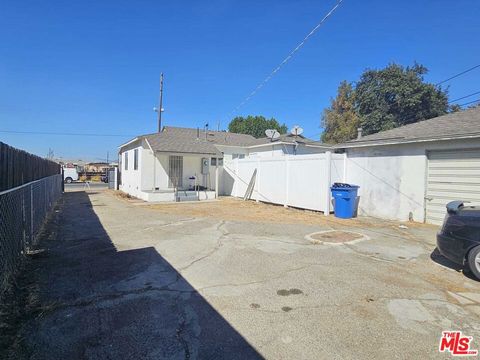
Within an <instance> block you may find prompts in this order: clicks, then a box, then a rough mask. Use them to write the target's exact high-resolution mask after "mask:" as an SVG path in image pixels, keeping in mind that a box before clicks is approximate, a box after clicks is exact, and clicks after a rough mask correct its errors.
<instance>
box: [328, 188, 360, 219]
mask: <svg viewBox="0 0 480 360" xmlns="http://www.w3.org/2000/svg"><path fill="white" fill-rule="evenodd" d="M358 188H359V186H357V185H351V184H342V183H335V184H333V186H332V187H331V190H332V197H333V198H334V199H335V202H334V204H335V205H334V212H335V217H338V218H342V219H351V218H352V217H353V215H354V214H355V210H356V206H357V192H358Z"/></svg>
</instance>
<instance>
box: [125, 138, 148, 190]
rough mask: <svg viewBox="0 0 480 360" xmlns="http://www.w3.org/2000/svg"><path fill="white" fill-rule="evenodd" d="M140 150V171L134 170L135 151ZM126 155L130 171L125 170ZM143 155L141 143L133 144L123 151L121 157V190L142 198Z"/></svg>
mask: <svg viewBox="0 0 480 360" xmlns="http://www.w3.org/2000/svg"><path fill="white" fill-rule="evenodd" d="M135 149H138V170H134V151H135ZM125 154H127V156H128V169H125ZM142 155H143V147H142V144H141V143H140V142H136V143H134V144H131V145H130V146H128V147H126V148H125V149H122V152H121V153H120V156H121V168H120V172H121V181H122V184H121V185H120V190H122V191H124V192H126V193H128V194H130V195H132V196H136V197H140V195H141V190H142V172H141V171H140V169H141V168H142V160H143V159H142Z"/></svg>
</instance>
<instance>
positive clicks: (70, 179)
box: [65, 177, 73, 184]
mask: <svg viewBox="0 0 480 360" xmlns="http://www.w3.org/2000/svg"><path fill="white" fill-rule="evenodd" d="M72 181H73V179H72V178H71V177H67V178H66V179H65V182H66V183H67V184H71V183H72Z"/></svg>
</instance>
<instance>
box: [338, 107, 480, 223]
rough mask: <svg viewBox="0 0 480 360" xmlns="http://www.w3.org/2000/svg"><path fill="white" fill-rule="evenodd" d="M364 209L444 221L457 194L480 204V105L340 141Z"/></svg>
mask: <svg viewBox="0 0 480 360" xmlns="http://www.w3.org/2000/svg"><path fill="white" fill-rule="evenodd" d="M337 150H340V151H345V153H346V161H347V163H346V180H347V182H351V183H355V184H357V185H360V191H359V196H360V202H359V213H360V214H365V215H369V216H377V217H380V218H386V219H393V220H409V219H410V220H415V221H419V222H427V223H431V224H441V223H442V221H443V218H444V216H445V212H446V209H445V205H446V204H447V203H448V202H449V201H452V200H463V201H469V202H471V203H472V204H480V107H475V108H472V109H468V110H464V111H459V112H455V113H450V114H447V115H444V116H440V117H437V118H433V119H430V120H425V121H421V122H417V123H413V124H409V125H405V126H402V127H399V128H396V129H392V130H387V131H383V132H380V133H377V134H372V135H368V136H364V137H359V138H358V139H356V140H353V141H350V142H347V143H344V144H341V145H338V146H337Z"/></svg>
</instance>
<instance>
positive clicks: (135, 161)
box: [133, 149, 138, 170]
mask: <svg viewBox="0 0 480 360" xmlns="http://www.w3.org/2000/svg"><path fill="white" fill-rule="evenodd" d="M133 170H138V149H135V150H133Z"/></svg>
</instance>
